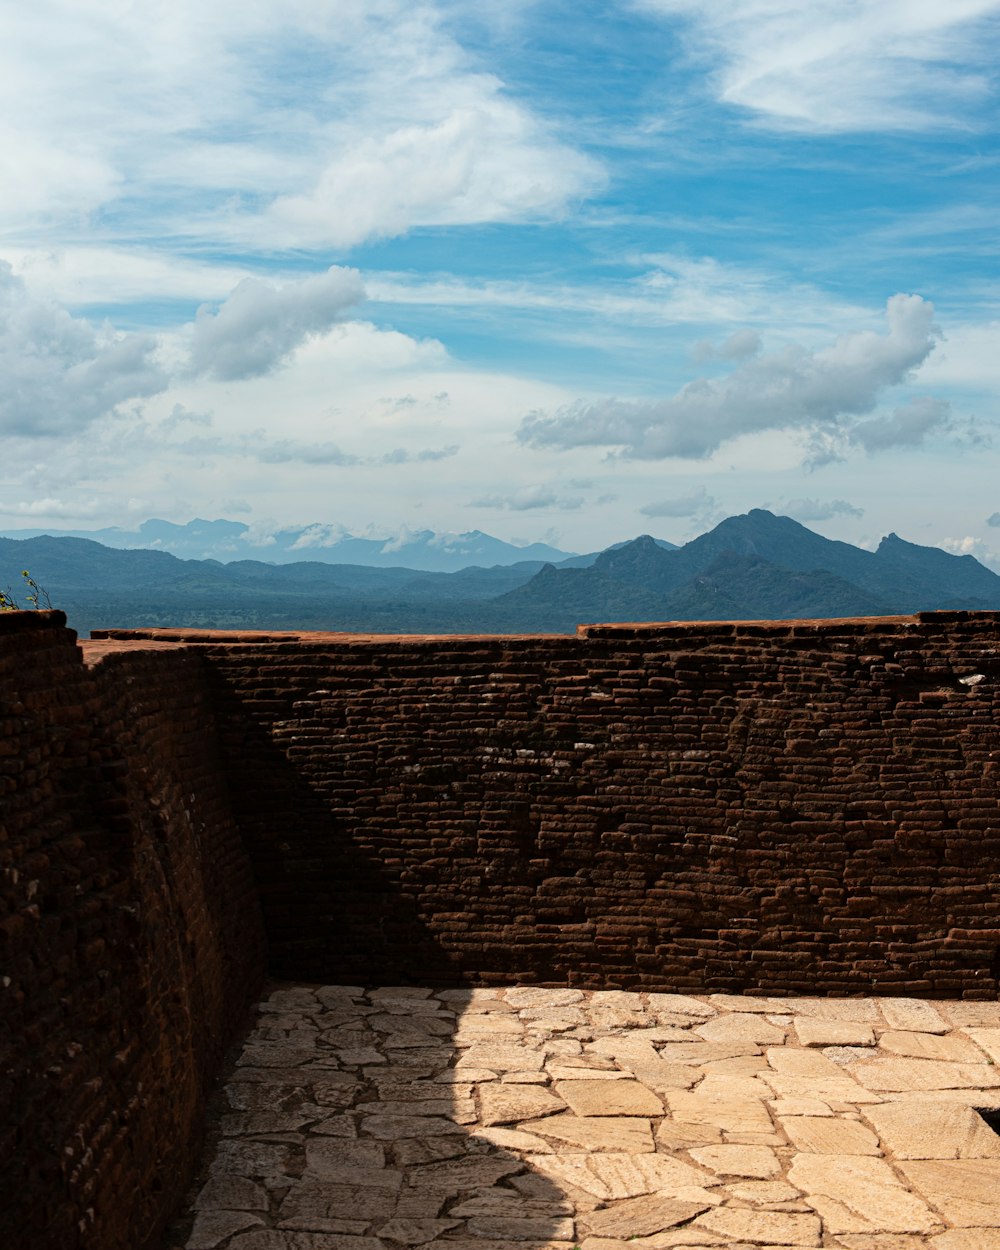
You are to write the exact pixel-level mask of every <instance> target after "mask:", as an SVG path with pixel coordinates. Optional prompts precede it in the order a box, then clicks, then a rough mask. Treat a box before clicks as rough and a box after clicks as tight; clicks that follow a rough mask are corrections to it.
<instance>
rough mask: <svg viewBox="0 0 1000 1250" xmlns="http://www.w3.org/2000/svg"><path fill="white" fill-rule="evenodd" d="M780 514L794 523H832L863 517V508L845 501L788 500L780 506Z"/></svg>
mask: <svg viewBox="0 0 1000 1250" xmlns="http://www.w3.org/2000/svg"><path fill="white" fill-rule="evenodd" d="M780 509H781V512H782V513H783V514H784V515H785V516H790V517H792V518H794V520H796V521H832V520H833V519H834V518H835V517H845V516H850V517H859V518H860V517H863V516H864V514H865V510H864V508H856V507H855V506H854V504H852V503H848V501H847V500H846V499H827V500H822V499H789V500H788V501H787V503H784V504H781V505H780Z"/></svg>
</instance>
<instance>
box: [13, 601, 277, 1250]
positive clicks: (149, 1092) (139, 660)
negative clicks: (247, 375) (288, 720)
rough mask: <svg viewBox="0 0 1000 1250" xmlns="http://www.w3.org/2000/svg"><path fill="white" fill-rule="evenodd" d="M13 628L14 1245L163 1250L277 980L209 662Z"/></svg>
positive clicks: (22, 624)
mask: <svg viewBox="0 0 1000 1250" xmlns="http://www.w3.org/2000/svg"><path fill="white" fill-rule="evenodd" d="M64 624H65V618H64V617H63V616H62V613H39V614H36V613H18V614H6V613H4V614H0V1059H2V1062H0V1105H2V1107H3V1114H2V1116H0V1121H2V1125H3V1128H2V1136H0V1175H2V1183H0V1188H2V1192H3V1195H4V1197H3V1202H2V1204H0V1245H2V1246H4V1247H5V1248H10V1250H20V1248H21V1247H24V1250H28V1247H30V1248H31V1250H76V1248H78V1247H79V1248H86V1250H144V1248H145V1247H151V1246H155V1245H156V1244H157V1242H158V1239H159V1235H160V1232H161V1230H162V1226H163V1223H164V1220H165V1219H166V1218H167V1217H168V1216H169V1214H170V1212H171V1210H172V1209H173V1207H174V1206H175V1204H176V1202H177V1201H178V1199H179V1197H180V1195H181V1194H182V1193H183V1189H184V1186H185V1184H186V1183H187V1180H188V1176H189V1172H190V1167H191V1165H192V1158H193V1152H194V1151H195V1150H196V1149H197V1147H198V1144H199V1141H200V1134H201V1121H202V1115H203V1111H204V1103H205V1098H206V1094H207V1092H208V1090H209V1088H210V1085H211V1082H212V1080H213V1079H214V1077H215V1076H216V1074H217V1072H218V1069H219V1066H220V1064H221V1060H222V1056H223V1052H224V1050H225V1048H226V1047H227V1045H228V1044H230V1043H231V1042H232V1041H233V1040H234V1038H235V1036H237V1035H238V1033H239V1031H240V1030H241V1028H242V1026H243V1024H244V1020H245V1015H246V1012H247V1009H248V1007H249V1004H250V1003H251V1002H252V1001H253V999H254V997H255V995H256V992H257V991H258V989H259V986H260V984H261V979H262V975H263V942H262V931H261V927H260V917H259V909H258V907H257V903H256V898H255V896H254V892H253V883H252V877H251V874H250V869H249V864H248V861H247V858H246V855H245V852H244V851H243V849H242V844H241V842H240V839H239V836H238V834H237V831H236V828H235V825H234V823H233V819H232V816H231V814H230V811H229V802H228V793H227V790H226V786H225V782H224V779H223V776H222V773H221V771H220V769H219V766H218V761H217V755H216V750H215V743H214V738H213V733H212V709H211V706H210V704H209V702H208V698H207V693H206V686H205V681H204V672H203V664H202V662H201V661H200V659H199V657H198V656H197V655H196V654H190V653H184V652H183V651H181V650H178V649H177V648H175V647H171V646H152V647H145V648H143V647H139V648H134V649H130V650H129V651H128V652H127V653H122V654H119V655H109V656H107V657H106V658H105V659H103V660H102V661H101V662H100V663H98V664H97V665H96V666H95V667H94V668H93V669H91V670H88V669H87V668H86V667H85V666H84V664H83V662H82V659H81V654H80V651H79V649H78V648H77V647H76V645H75V636H74V635H73V634H72V633H71V632H70V631H68V630H66V629H65V628H63V626H64Z"/></svg>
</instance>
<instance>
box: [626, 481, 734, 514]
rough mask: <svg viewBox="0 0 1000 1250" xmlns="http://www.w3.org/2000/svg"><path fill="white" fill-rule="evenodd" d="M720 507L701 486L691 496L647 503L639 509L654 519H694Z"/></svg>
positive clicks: (679, 496)
mask: <svg viewBox="0 0 1000 1250" xmlns="http://www.w3.org/2000/svg"><path fill="white" fill-rule="evenodd" d="M716 507H718V504H717V503H716V501H715V499H713V497H712V496H711V495H710V494H709V493H708V491H707V490H706V489H705V488H704V486H699V487H698V489H697V490H696V491H694V492H693V493H692V494H690V495H678V496H676V497H674V498H672V499H659V500H657V501H656V502H655V503H647V504H645V505H644V506H643V507H641V508H640V509H639V511H640V512H641V513H642V515H643V516H652V517H661V516H665V517H693V516H700V515H701V514H702V513H708V512H713V511H714V510H715V508H716Z"/></svg>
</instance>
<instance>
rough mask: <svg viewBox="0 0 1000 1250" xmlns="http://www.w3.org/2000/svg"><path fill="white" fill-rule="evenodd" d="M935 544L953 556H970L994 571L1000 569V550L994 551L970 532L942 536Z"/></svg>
mask: <svg viewBox="0 0 1000 1250" xmlns="http://www.w3.org/2000/svg"><path fill="white" fill-rule="evenodd" d="M987 524H989V522H987ZM936 545H937V546H938V547H940V548H941V550H942V551H948V552H950V553H951V554H952V555H953V556H972V558H973V559H974V560H978V561H979V563H980V564H986V565H989V566H990V568H991V569H993V570H994V571H997V570H998V569H1000V552H997V551H994V550H993V549H992V548H991V547H989V546H988V545H987V544H986V543H985V542H983V540H982V539H981V538H976V537H974V536H973V535H972V534H966V535H964V536H963V537H962V538H942V539H941V541H940V542H939V543H937V544H936Z"/></svg>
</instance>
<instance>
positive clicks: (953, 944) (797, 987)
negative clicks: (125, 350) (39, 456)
mask: <svg viewBox="0 0 1000 1250" xmlns="http://www.w3.org/2000/svg"><path fill="white" fill-rule="evenodd" d="M154 633H155V631H154ZM122 636H123V637H124V636H126V635H124V634H123V635H122ZM155 636H158V637H167V638H169V637H176V638H181V637H183V638H186V639H187V640H188V641H189V642H190V643H191V644H192V645H195V646H197V647H198V649H199V651H200V652H201V653H202V654H203V655H204V656H205V657H206V658H207V659H208V661H209V666H210V670H211V674H212V681H213V685H214V698H215V701H216V709H217V715H218V717H219V723H220V726H221V727H222V744H223V754H224V757H225V759H226V767H227V770H228V772H229V775H230V779H231V783H232V788H233V793H234V795H235V796H236V799H235V802H236V810H237V816H238V820H239V823H240V826H241V828H242V829H243V831H244V834H245V836H246V838H247V841H248V845H249V847H250V850H251V854H252V858H253V860H254V865H255V871H256V874H257V880H258V884H259V889H260V893H261V899H262V902H263V906H264V912H265V916H266V922H267V926H268V933H269V939H270V943H271V952H272V954H271V967H272V969H273V970H274V971H275V972H276V973H277V974H278V975H283V976H297V977H306V978H314V979H317V980H338V979H339V980H347V981H354V982H379V981H383V982H384V981H387V980H388V981H398V980H414V981H421V980H433V981H445V980H451V979H456V980H466V981H479V982H515V981H521V982H535V983H562V984H566V983H570V984H575V985H581V986H590V987H613V986H625V987H629V986H633V987H634V986H646V987H649V988H653V987H655V988H670V987H672V988H682V989H683V988H687V989H696V988H697V989H719V990H730V991H737V992H738V991H742V990H751V991H753V990H756V991H761V992H768V993H775V994H792V993H813V992H819V993H824V994H825V993H832V994H850V993H872V992H874V993H885V994H914V995H917V994H924V995H943V996H966V997H995V996H996V994H997V988H998V985H997V979H998V975H1000V893H998V891H997V883H998V880H1000V807H998V786H997V780H998V774H1000V720H998V711H1000V650H998V647H1000V615H998V614H994V613H980V614H976V613H971V614H970V613H934V614H927V615H924V616H922V617H920V618H909V617H907V618H887V619H882V620H866V621H824V622H780V623H776V624H768V623H761V624H752V623H751V624H705V625H701V624H698V625H688V624H684V625H665V626H635V627H629V626H596V627H589V628H585V629H583V630H581V635H580V636H579V637H577V638H567V637H524V638H510V637H508V638H501V637H495V638H455V637H443V638H437V639H421V638H377V637H376V638H364V637H352V636H349V635H301V636H296V635H257V636H255V635H253V634H244V635H239V634H233V635H224V634H217V635H212V634H184V635H180V634H171V633H170V632H169V631H160V632H159V633H158V634H155ZM975 674H983V676H984V680H983V681H982V682H979V683H978V684H975V685H972V686H967V685H963V684H962V683H961V681H960V680H959V679H960V678H961V677H963V676H969V675H975Z"/></svg>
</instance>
